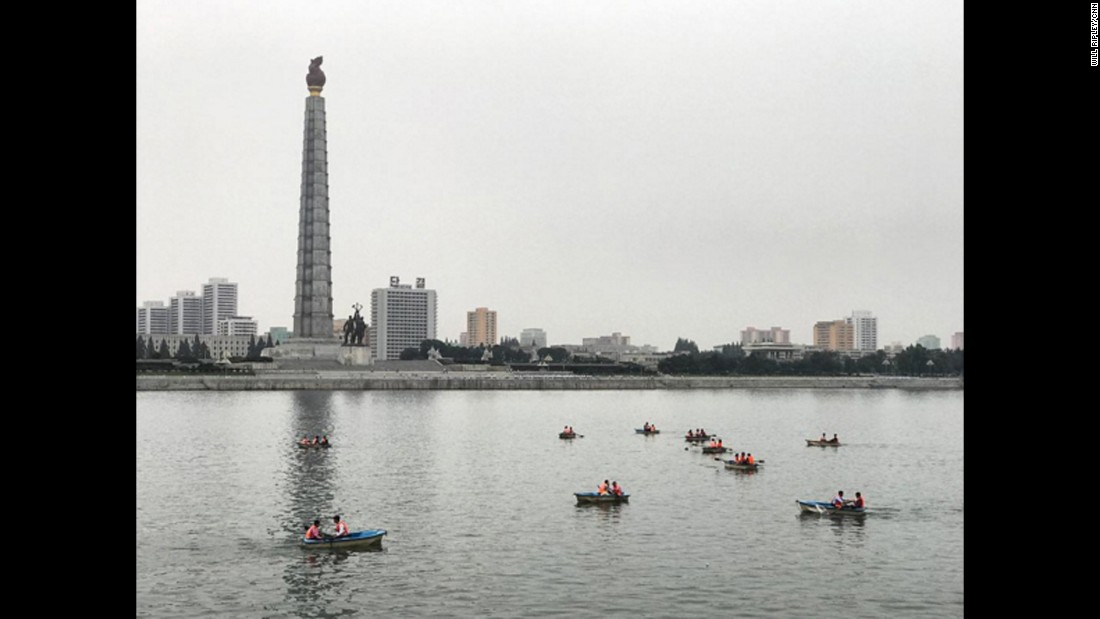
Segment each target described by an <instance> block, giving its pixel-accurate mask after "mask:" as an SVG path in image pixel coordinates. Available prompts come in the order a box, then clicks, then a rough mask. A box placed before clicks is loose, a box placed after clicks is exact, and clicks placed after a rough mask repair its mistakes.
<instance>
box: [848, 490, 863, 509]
mask: <svg viewBox="0 0 1100 619" xmlns="http://www.w3.org/2000/svg"><path fill="white" fill-rule="evenodd" d="M850 505H851V506H852V507H858V508H861V509H862V508H864V507H867V501H865V500H863V495H862V494H860V493H858V492H857V493H856V500H854V501H852V502H851V503H850Z"/></svg>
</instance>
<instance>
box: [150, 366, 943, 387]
mask: <svg viewBox="0 0 1100 619" xmlns="http://www.w3.org/2000/svg"><path fill="white" fill-rule="evenodd" d="M962 388H963V381H962V379H960V378H913V377H901V376H898V377H878V376H830V377H795V376H775V377H772V376H769V377H749V376H737V377H717V376H695V377H685V376H657V377H625V376H599V377H594V376H576V375H572V374H531V375H525V374H513V373H502V372H491V373H484V374H474V373H470V372H461V373H458V372H456V373H446V372H439V373H422V374H415V373H414V374H410V373H405V372H365V371H345V372H332V371H316V372H265V373H258V374H256V375H254V376H243V375H228V376H217V375H187V374H163V375H139V376H138V377H137V390H138V391H193V390H207V391H282V390H308V389H320V390H335V391H382V390H417V389H420V390H455V389H459V390H532V391H533V390H562V391H569V390H577V391H581V390H624V389H962Z"/></svg>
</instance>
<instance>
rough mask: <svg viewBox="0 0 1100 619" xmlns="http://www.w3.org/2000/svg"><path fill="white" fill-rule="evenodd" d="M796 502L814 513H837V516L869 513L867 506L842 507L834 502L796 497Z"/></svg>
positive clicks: (800, 507) (801, 507) (804, 509)
mask: <svg viewBox="0 0 1100 619" xmlns="http://www.w3.org/2000/svg"><path fill="white" fill-rule="evenodd" d="M795 502H796V503H798V507H799V509H801V510H802V511H804V512H812V513H815V514H836V515H837V516H841V515H849V514H850V515H853V516H854V515H858V514H866V513H867V508H866V507H841V508H836V507H833V504H832V503H829V502H827V501H799V500H797V499H796V500H795Z"/></svg>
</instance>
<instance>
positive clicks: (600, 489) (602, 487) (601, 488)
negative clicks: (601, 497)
mask: <svg viewBox="0 0 1100 619" xmlns="http://www.w3.org/2000/svg"><path fill="white" fill-rule="evenodd" d="M596 491H597V492H599V493H600V494H607V484H603V483H601V484H600V485H599V486H597V487H596Z"/></svg>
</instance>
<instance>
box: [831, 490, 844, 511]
mask: <svg viewBox="0 0 1100 619" xmlns="http://www.w3.org/2000/svg"><path fill="white" fill-rule="evenodd" d="M830 503H832V504H833V507H835V508H837V509H840V508H842V507H844V491H843V490H837V491H836V496H835V497H833V500H832V501H830Z"/></svg>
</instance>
